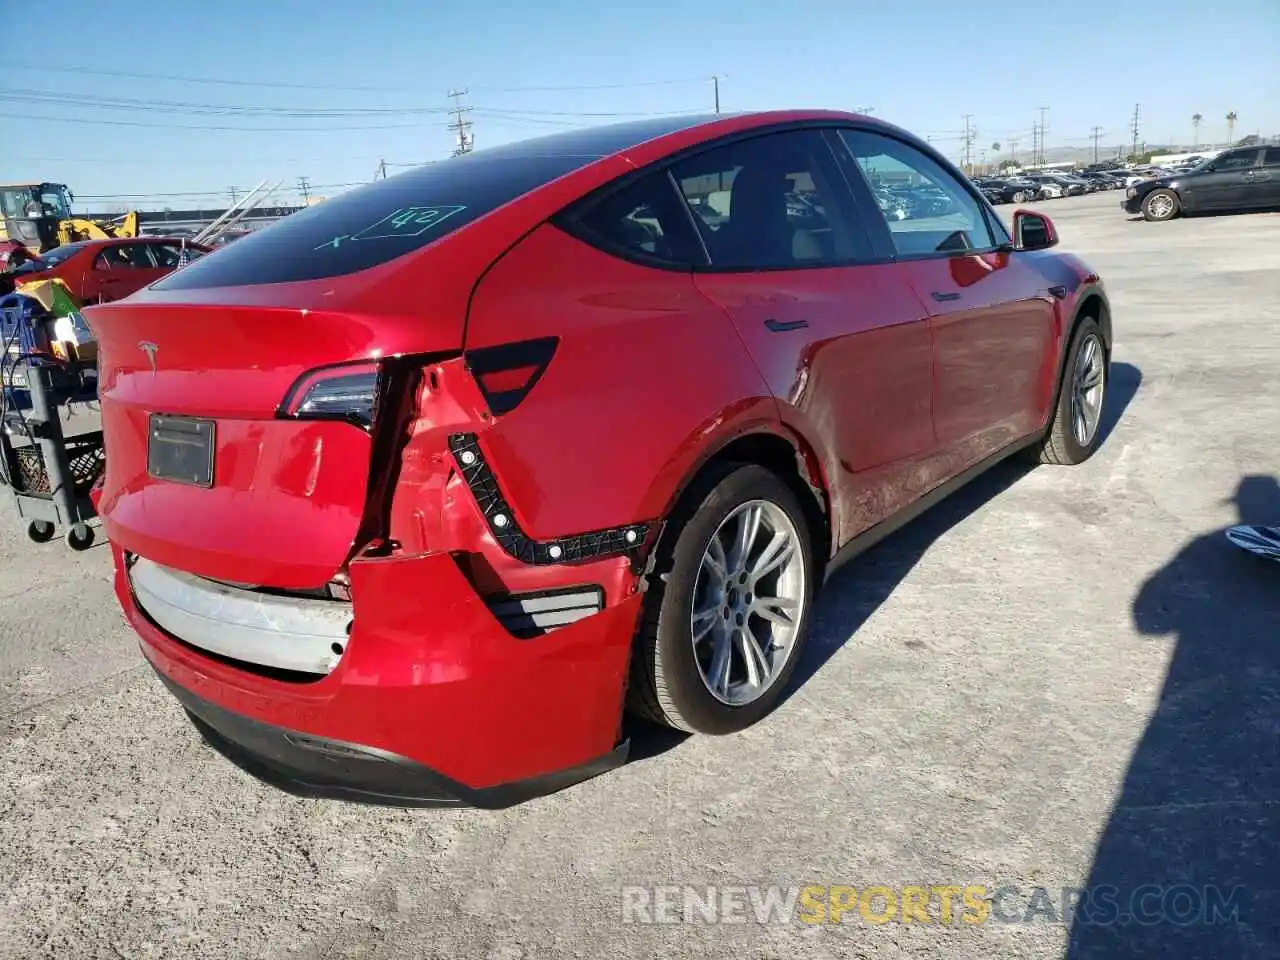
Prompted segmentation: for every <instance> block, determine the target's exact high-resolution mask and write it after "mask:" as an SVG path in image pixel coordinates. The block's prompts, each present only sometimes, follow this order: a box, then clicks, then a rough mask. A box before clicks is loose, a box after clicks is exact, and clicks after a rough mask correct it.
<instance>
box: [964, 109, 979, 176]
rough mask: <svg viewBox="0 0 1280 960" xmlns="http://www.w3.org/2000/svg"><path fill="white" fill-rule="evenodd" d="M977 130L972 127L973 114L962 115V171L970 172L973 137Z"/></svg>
mask: <svg viewBox="0 0 1280 960" xmlns="http://www.w3.org/2000/svg"><path fill="white" fill-rule="evenodd" d="M976 134H977V131H976V130H974V128H973V114H972V113H966V114H965V115H964V172H965V173H970V172H971V167H972V166H973V138H974V136H975V135H976Z"/></svg>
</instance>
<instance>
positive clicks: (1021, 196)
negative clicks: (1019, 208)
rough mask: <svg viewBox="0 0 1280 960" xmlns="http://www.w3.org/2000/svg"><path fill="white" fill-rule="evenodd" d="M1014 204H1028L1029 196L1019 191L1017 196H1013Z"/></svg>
mask: <svg viewBox="0 0 1280 960" xmlns="http://www.w3.org/2000/svg"><path fill="white" fill-rule="evenodd" d="M1013 202H1014V203H1026V202H1027V195H1026V194H1025V193H1023V192H1022V191H1021V190H1019V191H1018V192H1017V193H1015V194H1014V195H1013Z"/></svg>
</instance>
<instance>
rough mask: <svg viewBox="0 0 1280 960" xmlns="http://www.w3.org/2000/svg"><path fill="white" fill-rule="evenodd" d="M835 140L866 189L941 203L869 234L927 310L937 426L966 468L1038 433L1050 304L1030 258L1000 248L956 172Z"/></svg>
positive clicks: (851, 140) (865, 136)
mask: <svg viewBox="0 0 1280 960" xmlns="http://www.w3.org/2000/svg"><path fill="white" fill-rule="evenodd" d="M841 139H842V140H843V142H844V145H845V147H846V148H847V149H848V152H849V155H850V156H851V158H852V162H853V165H854V167H856V170H857V173H858V174H860V175H861V177H862V179H863V181H864V182H865V183H866V184H867V185H868V186H872V187H873V186H874V185H876V184H885V183H897V184H903V185H908V186H921V187H927V188H929V189H933V190H936V191H939V192H941V193H942V194H943V195H945V196H946V198H947V204H946V206H945V208H940V209H931V210H928V211H924V215H916V216H912V217H909V218H907V219H905V220H885V219H883V218H881V219H880V220H878V221H877V222H875V223H874V224H873V226H872V230H873V231H874V232H873V239H874V241H875V242H876V243H877V244H884V245H887V246H888V248H889V250H890V252H891V255H892V256H893V257H894V258H895V259H896V261H897V263H898V264H899V265H900V267H901V269H902V274H903V276H904V277H905V278H906V280H907V281H908V282H909V283H910V284H911V286H912V287H913V289H914V290H915V292H916V294H917V295H918V296H919V297H920V299H921V301H922V302H924V303H925V304H926V305H927V306H928V309H929V312H930V315H931V318H930V324H931V326H932V330H933V345H934V351H935V357H936V372H935V379H934V390H935V392H934V400H933V410H934V426H935V429H936V431H937V435H938V441H939V443H940V445H941V446H942V447H943V448H945V449H948V450H950V451H952V454H953V455H952V457H951V458H950V462H951V463H952V464H953V465H954V467H955V468H956V470H957V471H959V470H963V469H964V468H965V467H967V466H969V465H971V464H973V463H976V462H977V461H979V460H981V459H983V458H984V457H986V456H988V455H990V454H992V453H994V452H995V451H997V450H999V449H1000V448H1002V447H1004V446H1006V445H1007V444H1008V443H1009V442H1010V441H1012V440H1014V439H1016V438H1018V437H1022V436H1025V435H1026V434H1029V433H1031V432H1032V431H1034V430H1035V429H1036V428H1037V427H1038V426H1039V424H1040V422H1041V418H1042V416H1043V413H1044V411H1043V406H1044V402H1043V392H1044V391H1043V390H1042V389H1041V386H1040V385H1041V384H1043V383H1044V382H1045V380H1044V371H1045V369H1046V365H1047V364H1051V363H1052V362H1053V358H1054V356H1055V343H1056V340H1055V337H1054V324H1055V310H1054V307H1053V298H1052V297H1051V295H1050V294H1049V292H1048V289H1047V286H1048V285H1047V282H1046V281H1045V280H1044V278H1043V277H1042V276H1041V275H1040V273H1039V272H1038V271H1037V270H1035V269H1034V267H1033V266H1031V264H1030V263H1029V262H1027V261H1026V260H1025V259H1024V258H1025V257H1026V256H1027V255H1025V254H1019V253H1012V252H1009V251H1008V250H1007V249H1002V246H1003V245H1004V244H1005V243H1007V241H1008V239H1009V238H1008V236H1007V234H1006V233H1005V232H1004V228H1003V225H1001V224H1000V223H999V220H998V218H996V217H995V216H994V213H992V212H990V211H989V210H988V209H987V208H986V206H985V205H984V204H983V203H982V202H981V201H980V200H979V199H978V198H977V197H976V196H975V195H974V194H973V192H972V191H971V190H970V189H968V188H967V187H966V185H965V184H964V183H962V182H961V180H960V178H959V177H957V176H956V175H955V174H954V173H952V172H951V171H949V170H947V169H946V168H945V167H944V166H943V165H942V164H940V163H938V162H937V161H936V160H935V159H934V158H932V157H930V156H928V155H927V154H926V153H924V152H923V151H921V150H919V149H917V148H916V147H914V146H913V145H911V144H909V143H907V142H905V141H903V140H899V139H896V138H894V137H891V136H889V135H887V134H884V133H880V132H878V131H871V130H853V129H849V130H844V131H842V133H841Z"/></svg>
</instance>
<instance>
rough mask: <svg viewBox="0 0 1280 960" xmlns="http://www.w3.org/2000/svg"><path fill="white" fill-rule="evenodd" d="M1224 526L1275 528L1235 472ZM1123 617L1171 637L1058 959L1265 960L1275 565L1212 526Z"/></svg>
mask: <svg viewBox="0 0 1280 960" xmlns="http://www.w3.org/2000/svg"><path fill="white" fill-rule="evenodd" d="M1233 500H1234V502H1235V505H1236V510H1237V513H1238V522H1240V523H1251V524H1264V525H1270V524H1275V523H1277V522H1280V484H1277V482H1276V479H1275V478H1274V477H1269V476H1247V477H1244V478H1243V479H1242V480H1241V481H1240V483H1239V485H1238V487H1237V489H1236V492H1235V495H1234V497H1233ZM1133 620H1134V623H1135V624H1136V626H1137V628H1138V630H1139V631H1140V632H1141V633H1142V634H1145V635H1146V636H1149V637H1160V638H1166V637H1167V638H1169V639H1171V640H1172V641H1173V643H1174V645H1175V646H1174V648H1173V651H1172V657H1171V658H1170V661H1169V668H1168V672H1167V674H1166V676H1165V681H1164V687H1163V690H1162V691H1161V694H1160V699H1159V702H1158V704H1157V705H1156V707H1155V710H1154V713H1153V714H1152V717H1151V720H1150V721H1149V722H1148V725H1147V728H1146V731H1145V733H1144V734H1143V736H1142V739H1141V741H1140V742H1139V744H1138V746H1137V748H1136V749H1135V750H1134V754H1133V757H1132V758H1131V760H1130V763H1129V769H1128V772H1127V774H1126V776H1125V781H1124V786H1123V789H1122V791H1121V794H1120V797H1119V799H1118V800H1117V801H1116V804H1115V807H1114V809H1113V810H1112V813H1111V818H1110V820H1109V822H1108V823H1107V826H1106V828H1105V830H1104V831H1103V833H1102V836H1101V838H1100V840H1099V842H1098V846H1097V850H1096V851H1095V854H1094V860H1093V866H1092V869H1091V872H1090V875H1089V879H1088V881H1087V882H1086V883H1085V892H1084V894H1083V895H1082V897H1081V900H1080V902H1079V905H1078V906H1077V908H1076V911H1075V917H1074V921H1073V923H1072V929H1071V936H1070V941H1069V946H1068V951H1067V956H1068V957H1069V958H1071V960H1086V958H1104V960H1110V958H1117V960H1119V958H1121V957H1125V958H1127V957H1162V958H1178V957H1188V958H1190V957H1214V958H1216V957H1232V958H1243V957H1259V958H1262V957H1268V958H1273V957H1278V956H1280V923H1278V922H1277V916H1280V747H1278V746H1277V745H1278V744H1280V564H1277V563H1276V562H1275V561H1273V560H1265V559H1262V558H1259V557H1254V556H1251V555H1250V554H1248V553H1246V552H1244V551H1243V550H1240V549H1238V548H1236V547H1235V546H1233V545H1232V544H1231V543H1230V542H1229V541H1228V540H1227V538H1226V537H1225V536H1223V531H1221V530H1215V531H1212V532H1210V533H1206V534H1204V535H1203V536H1200V537H1197V538H1196V539H1195V540H1193V541H1191V542H1190V543H1188V544H1187V545H1186V546H1185V547H1184V548H1183V549H1182V550H1181V551H1180V552H1179V553H1178V554H1177V555H1176V556H1175V557H1174V558H1173V559H1172V560H1170V561H1169V562H1168V563H1167V564H1166V565H1165V566H1164V567H1162V568H1161V569H1160V570H1158V571H1156V572H1155V573H1154V574H1152V576H1151V577H1150V578H1149V579H1148V580H1147V581H1146V582H1145V583H1144V584H1143V585H1142V588H1141V589H1140V590H1139V592H1138V594H1137V596H1136V597H1135V598H1134V601H1133Z"/></svg>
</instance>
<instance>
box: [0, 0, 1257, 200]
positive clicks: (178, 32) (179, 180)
mask: <svg viewBox="0 0 1280 960" xmlns="http://www.w3.org/2000/svg"><path fill="white" fill-rule="evenodd" d="M1215 9H1216V11H1217V12H1214V11H1215ZM23 19H24V21H25V23H26V26H25V27H24V31H25V35H26V36H27V37H28V39H29V40H32V41H33V42H31V43H18V44H13V43H10V44H9V45H8V53H7V55H6V69H5V71H4V73H3V75H2V76H3V79H2V80H0V84H2V85H3V86H0V181H6V180H14V179H23V180H25V179H31V178H36V179H48V180H58V181H63V182H66V183H68V184H69V185H70V186H71V187H72V189H73V190H74V191H75V193H76V195H77V198H78V202H77V204H76V206H77V209H81V210H83V209H84V208H86V207H89V208H92V209H94V210H99V209H113V208H118V209H124V208H125V207H127V206H129V205H130V204H131V203H132V202H133V201H134V200H135V199H136V198H141V197H148V198H151V199H150V203H149V204H148V205H154V206H159V205H162V204H167V205H170V206H173V207H190V206H198V205H201V204H206V205H208V204H212V203H218V202H225V201H226V199H227V196H228V193H229V188H231V187H233V186H234V187H236V188H237V189H239V190H241V191H243V190H245V189H247V188H248V187H250V186H252V185H253V184H255V183H257V182H258V181H259V180H262V179H270V180H272V181H274V180H284V181H285V190H284V191H283V192H282V194H281V196H280V199H282V200H285V201H294V200H296V199H297V195H298V191H297V182H298V178H299V177H304V176H305V177H308V178H309V179H310V182H311V183H312V184H314V185H317V187H318V189H317V190H316V192H318V193H321V194H323V193H326V192H330V193H331V192H336V189H331V188H329V186H328V185H331V184H347V183H353V182H359V181H363V180H366V179H369V178H370V177H371V176H372V174H373V172H374V170H375V169H376V168H377V166H378V163H379V161H380V160H382V159H385V160H386V161H388V163H391V164H412V163H415V162H420V161H423V160H428V159H437V158H440V157H442V156H445V155H447V153H448V152H449V150H450V149H451V148H452V145H453V143H452V134H451V133H450V132H449V131H448V130H447V129H446V126H445V125H446V123H447V122H448V120H449V117H448V116H447V115H446V113H445V112H444V111H445V110H446V108H447V107H448V105H449V100H448V98H447V93H448V92H449V90H450V89H452V88H469V89H470V95H469V96H468V97H466V98H465V102H466V103H468V104H470V105H471V106H472V107H473V108H474V109H473V111H472V112H471V113H470V114H468V117H469V119H471V120H472V121H473V122H474V128H473V132H474V135H475V142H476V146H477V148H483V147H484V146H492V145H496V144H498V143H501V142H505V141H509V140H515V139H523V138H525V137H529V136H536V135H538V134H541V133H546V132H550V131H554V130H559V129H565V128H567V127H569V126H576V125H585V124H590V123H595V122H607V121H608V119H610V117H611V116H612V115H617V118H618V119H623V118H624V115H626V116H631V115H637V114H655V113H672V112H683V111H699V110H709V109H710V108H711V106H712V85H711V83H710V81H709V80H708V79H706V78H708V77H710V76H711V75H712V74H721V75H723V76H724V77H725V79H724V80H722V81H721V103H722V108H723V109H724V110H725V111H734V110H744V109H764V108H778V107H791V106H810V107H835V108H840V109H854V108H858V107H871V108H873V109H874V112H875V113H876V115H878V116H882V117H884V118H886V119H888V120H891V121H893V122H895V123H899V124H901V125H903V126H906V127H908V128H910V129H912V130H914V131H916V132H917V133H920V134H922V135H929V136H932V137H934V138H935V141H936V142H937V144H938V146H939V147H941V148H943V149H945V150H947V152H949V153H950V154H952V155H953V156H954V155H958V153H959V149H960V137H961V134H962V131H963V129H964V125H965V121H964V115H965V114H972V115H973V120H972V122H973V124H974V126H975V127H976V130H977V136H976V140H975V144H976V148H975V151H976V149H977V148H985V149H987V150H988V151H989V150H990V147H991V145H992V143H993V142H995V141H999V142H1001V143H1002V144H1003V145H1004V146H1005V148H1006V149H1007V147H1008V144H1009V141H1010V140H1012V139H1013V138H1015V137H1017V138H1018V139H1019V140H1020V144H1019V146H1018V150H1019V152H1022V151H1025V150H1026V149H1027V148H1028V147H1029V146H1030V143H1031V128H1032V125H1033V123H1035V122H1037V121H1038V119H1039V108H1040V107H1042V106H1047V107H1049V111H1048V114H1047V126H1048V142H1049V145H1050V146H1054V145H1058V144H1070V145H1077V146H1083V145H1085V144H1088V143H1090V142H1091V141H1090V139H1089V136H1090V131H1091V130H1092V128H1093V127H1095V126H1100V127H1102V128H1103V130H1104V131H1105V133H1104V134H1103V136H1102V143H1103V144H1104V145H1107V144H1116V143H1119V142H1128V141H1129V140H1130V134H1129V132H1128V131H1129V126H1130V122H1131V117H1132V113H1133V108H1134V104H1135V103H1141V112H1142V120H1141V123H1142V137H1143V139H1148V140H1151V141H1168V140H1169V139H1171V138H1174V139H1181V140H1184V141H1187V142H1189V141H1190V139H1191V136H1192V132H1191V116H1192V114H1193V113H1196V112H1199V113H1201V114H1203V115H1204V118H1205V119H1204V121H1203V124H1202V127H1201V135H1200V136H1201V142H1202V143H1203V142H1212V141H1215V140H1221V139H1222V138H1224V137H1225V135H1226V122H1225V120H1224V117H1225V115H1226V113H1227V112H1228V111H1229V110H1235V111H1237V112H1238V114H1239V116H1240V120H1239V122H1238V124H1237V127H1236V136H1237V137H1239V136H1243V135H1244V134H1246V133H1254V132H1261V133H1262V134H1264V135H1270V134H1280V2H1278V0H1235V2H1233V3H1231V4H1230V5H1225V6H1224V5H1218V6H1216V7H1215V5H1213V4H1211V3H1208V2H1207V0H1201V2H1197V3H1194V4H1193V3H1191V2H1189V0H1163V2H1156V3H1116V2H1114V0H1108V2H1098V0H1069V2H1068V0H1060V2H1039V0H1023V2H1021V3H1018V4H1014V5H1012V6H1009V7H1007V8H1003V9H1002V7H1001V5H994V4H993V5H990V6H987V7H984V6H983V5H981V4H962V3H954V2H938V0H918V2H916V3H909V2H908V3H900V4H888V3H876V4H870V3H865V4H862V3H855V2H850V0H843V2H836V0H808V2H804V0H793V2H791V3H789V4H786V5H775V4H772V3H768V4H767V3H764V2H762V0H701V2H697V3H691V2H686V3H676V2H673V0H645V2H644V3H625V4H621V3H620V4H616V5H613V6H610V5H609V4H607V3H585V2H577V3H572V2H568V0H537V2H533V3H528V2H524V3H522V2H514V0H472V2H470V3H452V4H437V3H430V2H424V0H418V2H408V0H365V2H363V3H356V4H350V3H337V2H327V0H310V2H295V0H259V2H255V3H249V2H244V0H207V2H203V3H198V2H189V0H188V2H183V3H172V2H165V3H158V2H146V0H133V2H130V3H123V4H121V3H104V2H102V0H62V2H58V3H43V4H38V5H36V6H35V7H31V8H30V9H28V10H27V12H26V14H24V17H23ZM61 44H65V46H62V45H61ZM41 50H44V51H47V52H48V55H49V56H48V59H47V60H45V61H43V65H45V66H49V67H56V68H58V69H57V70H45V69H37V68H38V67H40V66H41V65H42V61H41V60H40V58H39V55H38V54H39V52H40V51H41ZM86 50H91V51H96V52H97V53H98V54H100V56H98V57H96V58H94V59H92V60H91V59H90V58H88V57H86V56H84V55H83V52H84V51H86ZM77 66H85V67H87V68H89V69H92V70H95V71H99V72H97V73H80V72H74V71H75V69H76V67H77ZM113 73H116V74H133V75H137V76H120V75H112V74H113ZM184 78H187V79H184ZM189 78H204V79H215V80H223V81H231V82H223V83H195V82H189ZM354 88H359V89H354ZM531 88H539V89H531ZM548 88H554V89H548ZM317 111H328V112H329V113H330V114H331V115H330V116H317V115H316V112H317ZM353 111H354V112H353ZM370 111H383V112H370ZM596 115H599V116H596ZM37 117H38V118H61V119H29V118H37ZM87 121H99V122H87ZM213 128H228V129H213ZM975 158H976V152H975ZM392 169H393V170H394V169H395V168H392ZM165 194H172V195H173V196H169V197H164V196H161V195H165ZM182 194H186V195H185V196H180V195H182ZM197 194H200V196H197Z"/></svg>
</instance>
